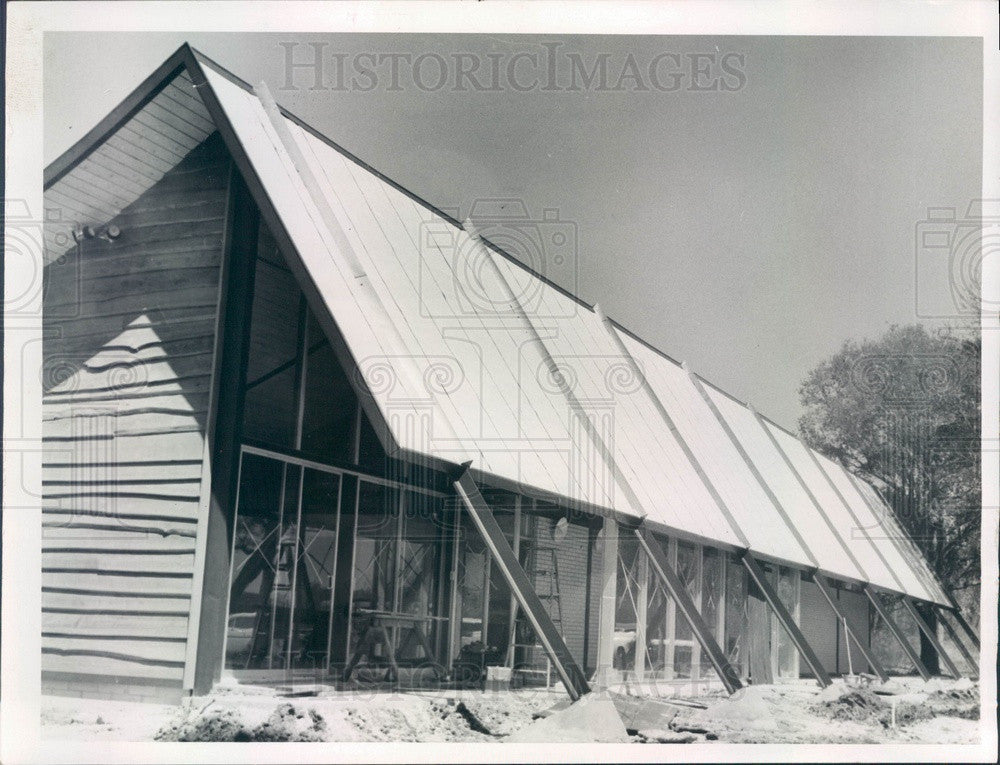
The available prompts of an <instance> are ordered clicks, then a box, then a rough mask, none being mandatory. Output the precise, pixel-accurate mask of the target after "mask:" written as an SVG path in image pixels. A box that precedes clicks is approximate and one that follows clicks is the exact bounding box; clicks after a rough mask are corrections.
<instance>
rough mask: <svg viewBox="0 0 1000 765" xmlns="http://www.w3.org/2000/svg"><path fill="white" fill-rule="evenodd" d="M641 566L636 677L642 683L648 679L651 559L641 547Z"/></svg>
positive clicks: (637, 602)
mask: <svg viewBox="0 0 1000 765" xmlns="http://www.w3.org/2000/svg"><path fill="white" fill-rule="evenodd" d="M636 558H637V564H638V566H639V571H638V579H639V586H638V588H637V589H638V592H637V594H636V610H635V676H636V678H637V679H638V680H639V681H640V682H641V681H643V680H645V679H646V620H647V618H648V613H647V611H648V607H649V558H647V557H646V551H645V550H643V549H642V548H641V547H640V548H639V549H638V550H636Z"/></svg>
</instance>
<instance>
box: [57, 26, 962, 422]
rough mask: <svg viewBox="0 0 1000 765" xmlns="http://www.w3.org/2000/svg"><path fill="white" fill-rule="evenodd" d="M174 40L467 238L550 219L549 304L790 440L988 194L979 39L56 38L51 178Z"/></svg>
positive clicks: (912, 299) (902, 314)
mask: <svg viewBox="0 0 1000 765" xmlns="http://www.w3.org/2000/svg"><path fill="white" fill-rule="evenodd" d="M185 40H186V41H187V42H189V43H191V45H193V46H194V47H196V48H198V49H199V50H201V51H202V52H203V53H205V54H206V55H208V56H209V57H211V58H213V59H215V60H216V61H217V62H219V63H220V64H221V65H223V66H224V67H226V68H228V69H230V70H231V71H233V72H234V73H236V74H237V75H239V76H241V77H242V78H244V79H246V80H248V81H250V82H251V83H255V82H258V81H260V80H262V79H263V80H264V81H266V82H267V83H268V85H269V86H270V88H271V90H272V92H273V93H274V95H275V97H276V98H277V100H278V101H279V103H281V104H282V105H284V106H286V107H287V108H289V109H290V110H291V111H293V112H295V113H296V114H298V115H299V116H300V117H302V118H303V119H304V120H306V121H307V122H309V123H310V124H312V125H314V126H315V127H316V128H318V129H319V130H320V131H322V132H323V133H325V134H327V135H328V136H330V137H331V138H332V139H334V140H335V141H337V142H338V143H340V144H341V145H342V146H344V147H345V148H346V149H348V150H349V151H352V152H353V153H355V154H356V155H358V156H359V157H360V158H361V159H363V160H365V161H366V162H368V163H369V164H370V165H372V166H374V167H375V168H377V169H378V170H380V171H381V172H383V173H384V174H385V175H387V176H389V177H390V178H392V179H394V180H395V181H397V182H398V183H400V184H402V185H403V186H405V187H407V188H408V189H410V190H411V191H413V192H414V193H416V194H418V195H419V196H421V197H423V198H424V199H426V200H428V201H429V202H431V203H432V204H435V205H436V206H438V207H440V208H448V209H451V210H455V209H457V211H458V217H460V218H464V217H465V216H467V215H468V214H469V212H470V209H471V206H472V204H473V203H474V202H475V201H476V200H481V199H490V198H498V197H504V198H516V199H520V200H522V201H523V203H524V205H525V207H526V209H527V211H528V213H529V214H530V216H531V217H532V218H534V219H540V218H541V217H542V215H543V211H544V210H546V209H552V210H557V211H558V217H559V220H560V221H565V222H568V223H570V224H572V226H571V227H569V228H567V229H566V230H567V231H569V232H570V233H571V235H573V236H575V240H576V247H577V249H576V256H575V259H574V260H573V261H572V262H570V263H568V264H567V263H564V264H563V265H562V266H561V267H558V268H547V269H546V272H547V273H548V274H549V275H550V276H551V277H552V278H553V279H554V280H555V281H557V282H560V283H561V284H562V285H563V286H565V287H566V288H568V289H570V290H571V291H573V292H575V293H577V294H578V295H580V296H581V297H582V298H583V299H585V300H587V301H588V302H590V303H593V302H599V303H600V304H601V306H602V307H603V308H604V310H605V312H606V313H607V314H608V315H609V316H611V317H612V318H615V319H617V320H618V321H619V322H621V323H622V324H624V325H625V326H627V327H629V328H630V329H632V330H633V331H635V332H636V333H637V334H639V335H640V336H642V337H644V338H646V339H647V340H649V341H650V342H651V343H653V344H654V345H656V346H658V347H659V348H661V349H663V350H664V351H666V352H667V353H669V354H670V355H671V356H673V357H674V358H677V359H681V360H687V361H688V362H689V363H690V364H691V366H692V368H693V369H694V370H695V371H697V372H699V373H701V374H702V375H704V376H705V377H707V378H708V379H710V380H712V381H713V382H715V383H717V384H718V385H720V386H721V387H722V388H724V389H726V390H728V391H729V392H731V393H732V394H733V395H735V396H737V397H738V398H741V399H743V400H750V401H751V402H752V403H753V404H754V405H755V406H756V408H757V409H758V410H760V411H761V412H763V413H765V414H767V415H769V416H771V417H772V418H773V419H775V420H776V421H777V422H779V423H781V424H782V425H785V426H787V427H791V428H793V429H794V428H795V425H796V420H797V418H798V416H799V414H800V411H801V410H800V406H799V402H798V387H799V384H800V382H801V381H802V379H803V378H804V377H805V375H806V373H807V372H808V370H809V369H811V368H812V367H814V366H815V365H816V364H817V363H819V362H820V361H822V360H823V359H825V358H826V357H828V356H829V355H831V354H832V353H834V352H835V351H836V350H837V349H838V348H839V346H840V344H841V343H842V342H843V340H845V339H847V338H862V337H873V336H876V335H878V334H880V333H881V332H882V331H883V330H884V329H885V328H887V327H888V326H889V325H891V324H894V323H896V324H899V323H908V322H913V321H916V320H917V319H918V316H917V305H918V304H917V297H918V296H917V295H916V289H915V287H914V277H915V268H916V266H915V248H914V244H915V234H914V232H915V229H916V226H917V225H918V223H919V222H920V221H922V220H924V219H925V218H926V216H927V208H928V207H956V208H958V210H959V214H960V215H961V214H962V213H963V212H964V211H965V208H966V206H967V205H968V203H969V201H970V200H972V199H976V198H978V197H979V196H980V188H981V172H982V171H981V164H982V161H981V158H982V63H981V58H982V43H981V41H980V40H978V39H975V40H974V39H971V38H964V39H960V38H885V37H883V38H871V37H864V38H861V37H855V38H833V37H811V38H809V37H712V38H703V37H620V36H618V37H611V36H608V37H553V36H544V37H543V36H538V37H533V36H516V35H481V36H480V35H476V36H470V35H452V36H430V35H396V36H388V35H357V36H347V35H314V36H304V35H288V34H270V35H268V34H260V35H239V36H236V35H226V34H188V35H181V34H141V35H139V34H132V35H127V34H92V33H87V34H77V33H59V34H52V33H47V34H46V39H45V64H44V66H45V71H44V75H45V80H44V88H45V93H44V97H45V100H44V109H45V149H46V162H49V161H51V160H52V159H54V158H55V157H56V156H58V155H59V153H61V152H62V151H63V150H65V149H66V148H68V147H69V146H70V145H71V144H72V143H73V142H74V141H76V140H77V139H79V138H80V137H81V136H82V135H83V134H84V133H85V132H86V131H87V130H88V129H89V128H91V127H92V126H93V125H94V123H96V122H97V121H98V120H99V119H100V118H101V117H103V116H104V115H105V114H106V113H107V112H108V111H110V110H111V109H112V108H113V107H114V106H115V105H116V104H117V103H118V102H119V101H120V100H121V99H122V98H123V97H124V96H125V95H126V94H127V93H128V92H129V91H130V90H131V89H132V88H133V87H134V86H135V85H137V84H138V83H139V82H140V81H141V80H142V79H143V78H144V77H145V76H146V75H147V74H149V73H150V72H151V71H152V70H153V69H154V68H155V67H156V66H157V65H158V64H159V63H161V62H162V60H163V59H165V58H166V57H167V56H168V55H169V54H170V53H171V52H173V50H175V49H176V48H177V46H178V45H180V44H181V43H182V42H184V41H185ZM309 42H320V43H325V46H324V47H323V48H322V49H321V52H322V62H323V63H322V81H321V82H320V83H319V86H320V87H319V88H316V89H313V88H312V86H314V85H316V84H317V83H316V82H315V79H314V73H313V71H311V70H305V69H300V70H296V71H294V72H292V78H293V84H294V85H296V86H297V87H296V88H294V89H290V90H286V89H283V86H285V85H286V84H287V83H288V77H289V73H288V71H287V69H286V56H287V47H282V43H286V44H292V45H295V44H297V45H295V47H294V48H293V49H292V55H293V56H294V57H295V60H296V61H299V62H303V61H309V60H311V59H312V56H313V50H312V49H311V48H310V47H308V45H307V43H309ZM546 44H548V46H549V47H545V45H546ZM702 53H703V54H705V56H703V57H698V56H695V57H694V58H692V57H691V55H690V54H702ZM396 54H409V56H410V58H409V60H407V59H405V58H403V57H400V56H398V55H396ZM456 54H459V56H458V58H456ZM466 54H467V55H466ZM519 54H525V55H521V56H520V57H519V58H518V56H519ZM664 54H667V55H664ZM727 54H732V55H731V56H730V57H729V58H727V59H725V61H726V63H727V65H728V70H727V69H726V68H724V67H723V66H722V62H723V57H724V56H726V55H727ZM372 55H374V56H376V58H372V57H371V56H372ZM379 55H381V58H377V57H378V56H379ZM531 55H534V56H535V58H534V59H532V58H529V56H531ZM421 56H424V58H423V59H421V63H420V65H419V70H418V71H417V72H416V80H415V78H414V70H416V69H418V67H417V66H416V65H415V64H414V62H415V61H416V60H417V59H418V58H419V57H421ZM463 56H464V58H463ZM602 56H603V58H602ZM630 56H631V62H632V63H630V59H629V57H630ZM658 57H659V58H658ZM740 57H741V58H740ZM393 61H395V62H397V66H398V69H397V76H396V78H395V80H394V78H393V77H392V72H391V68H390V67H391V65H392V62H393ZM459 61H463V62H465V63H461V64H460V63H459ZM550 61H554V62H555V67H556V70H555V71H556V75H555V78H554V79H553V78H552V77H551V76H550V70H549V69H548V68H547V67H548V63H549V62H550ZM601 61H603V62H604V64H605V65H606V67H607V68H606V71H607V72H608V78H607V82H606V87H601V86H600V80H599V77H598V78H595V80H593V81H592V82H591V83H590V85H585V84H584V79H585V78H584V76H583V73H588V74H589V73H590V72H591V71H593V70H594V68H595V67H599V65H600V62H601ZM338 62H343V63H344V64H345V65H346V67H347V71H346V76H345V77H344V78H343V79H341V78H340V77H339V76H338V75H339V72H340V70H339V68H338ZM441 62H443V68H442V65H441ZM471 62H478V64H479V65H480V66H479V69H478V70H477V71H476V72H474V73H473V75H472V78H473V79H469V78H468V77H466V78H465V79H464V80H462V82H461V84H459V77H460V75H459V74H458V71H459V69H460V68H461V67H462V66H464V67H465V68H466V71H468V70H469V68H470V67H471V66H473V64H472V63H471ZM678 62H679V65H678ZM633 64H634V66H633ZM491 66H493V67H497V68H495V69H490V67H491ZM574 67H576V69H575V70H574ZM581 67H582V69H581ZM366 68H367V69H369V70H371V71H372V74H371V75H362V74H360V72H361V70H363V69H366ZM698 68H701V69H702V70H703V71H704V73H703V74H697V73H696V72H695V69H698ZM651 70H652V71H653V74H650V71H651ZM493 71H496V72H498V74H497V76H496V77H494V76H493V74H492V72H493ZM574 71H575V72H576V74H577V75H578V79H577V80H576V85H577V87H576V88H575V89H573V88H571V87H570V85H571V84H572V77H573V73H574ZM598 72H599V69H598ZM623 73H624V74H626V75H629V74H631V75H632V76H626V77H624V78H622V75H623ZM672 74H673V75H675V76H676V78H678V79H671V75H672ZM442 75H443V76H444V78H445V79H444V83H443V84H442V85H440V86H438V82H439V81H440V80H441V78H442ZM352 78H353V79H352ZM654 78H655V79H656V81H655V82H654V81H653V79H654ZM619 80H620V81H619ZM341 81H342V82H343V85H342V86H341V85H340V82H341ZM713 81H716V82H717V83H718V84H717V89H716V90H700V89H696V88H698V87H700V86H707V85H709V84H710V83H712V82H713ZM474 82H478V83H479V85H480V86H481V88H482V89H478V90H477V88H476V86H475V85H474V84H473V83H474ZM673 83H677V87H676V88H675V87H674V86H673ZM418 85H419V86H418ZM616 85H618V89H615V86H616ZM480 209H483V208H480ZM574 232H575V233H574ZM484 233H485V234H487V235H488V231H484ZM942 288H943V289H944V286H942Z"/></svg>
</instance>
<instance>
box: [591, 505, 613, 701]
mask: <svg viewBox="0 0 1000 765" xmlns="http://www.w3.org/2000/svg"><path fill="white" fill-rule="evenodd" d="M597 539H598V544H600V546H601V578H600V586H601V607H600V611H599V612H598V615H597V671H596V673H595V675H594V680H595V684H596V685H597V687H599V688H606V687H607V685H608V682H609V679H610V676H611V674H612V670H613V669H614V660H615V610H616V606H617V601H618V523H617V522H616V521H615V520H614V519H613V518H605V519H604V528H603V529H601V533H600V534H599V535H598V537H597Z"/></svg>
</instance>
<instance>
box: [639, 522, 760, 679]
mask: <svg viewBox="0 0 1000 765" xmlns="http://www.w3.org/2000/svg"><path fill="white" fill-rule="evenodd" d="M635 535H636V536H637V537H638V538H639V544H640V545H641V546H642V549H643V550H645V552H646V555H647V556H648V559H649V562H650V563H651V564H652V568H653V571H654V572H655V573H656V575H657V576H658V577H659V578H660V581H661V582H663V586H664V587H665V588H666V590H667V592H668V593H670V596H671V597H672V598H673V599H674V602H675V603H676V604H677V607H678V608H679V609H680V611H681V613H682V614H683V615H684V618H685V619H687V622H688V624H689V625H690V626H691V632H693V633H694V636H695V638H697V640H698V644H699V645H700V646H701V648H702V650H703V651H704V652H705V653H706V654H707V655H708V658H709V660H710V661H711V662H712V666H713V667H714V668H715V671H716V672H717V673H718V675H719V677H720V678H721V680H722V683H723V685H725V686H726V690H727V691H729V693H735V692H736V691H738V690H739V689H740V688H742V687H743V684H742V683H741V682H740V678H739V676H738V675H737V674H736V670H735V669H734V668H733V665H732V664H730V663H729V661H727V659H726V655H725V653H723V651H722V648H720V647H719V644H718V643H717V642H716V640H715V636H714V635H712V631H711V630H710V629H709V627H708V625H707V624H706V623H705V620H704V619H702V618H701V614H700V613H698V609H697V608H695V605H694V601H692V600H691V596H690V595H689V594H688V591H687V587H685V586H684V582H683V581H681V578H680V576H678V575H677V572H676V571H674V569H673V568H672V567H671V565H670V563H669V562H668V561H667V556H666V555H664V553H663V548H662V547H661V546H660V543H659V542H658V541H657V540H656V537H655V536H653V532H651V531H650V530H649V529H648V528H646V526H644V525H640V526H639V528H637V529H636V530H635Z"/></svg>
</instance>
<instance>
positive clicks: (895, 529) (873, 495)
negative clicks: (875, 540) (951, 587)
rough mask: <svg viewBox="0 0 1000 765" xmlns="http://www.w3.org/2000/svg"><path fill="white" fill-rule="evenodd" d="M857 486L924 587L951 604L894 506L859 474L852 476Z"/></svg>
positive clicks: (943, 603) (935, 596)
mask: <svg viewBox="0 0 1000 765" xmlns="http://www.w3.org/2000/svg"><path fill="white" fill-rule="evenodd" d="M852 480H853V482H854V485H855V487H856V488H857V490H858V492H859V493H861V494H862V495H863V496H864V498H865V499H866V500H867V501H868V504H869V506H870V507H871V508H872V510H873V512H874V513H875V515H877V516H878V518H879V520H880V522H881V524H882V526H883V527H884V528H885V529H886V531H887V533H888V534H889V536H890V538H891V539H893V540H894V541H895V542H896V543H897V545H896V546H897V548H898V549H899V551H900V554H901V555H902V556H903V557H904V558H905V559H906V561H907V563H908V564H909V565H910V566H911V567H912V569H913V571H914V573H916V574H917V576H918V577H919V578H920V581H921V582H922V583H923V584H924V587H925V588H926V589H927V591H928V592H930V593H931V594H932V595H934V600H935V601H936V602H937V603H940V604H941V605H945V606H950V601H949V600H948V596H947V595H946V594H945V592H944V589H943V588H942V587H941V584H940V582H939V581H938V579H937V577H936V576H935V575H934V572H932V571H931V568H930V566H929V565H928V564H927V559H926V558H925V557H924V555H923V553H921V552H920V550H919V548H918V547H917V546H916V544H915V543H914V542H913V540H912V539H911V538H910V537H909V536H908V535H907V534H906V532H905V531H903V529H902V526H900V524H899V522H898V521H897V520H896V518H895V517H894V515H893V512H892V508H891V507H889V505H887V504H886V503H885V501H884V500H883V499H882V497H881V495H880V494H879V493H878V492H877V491H875V489H874V488H873V487H872V486H871V485H870V484H869V483H867V482H866V481H863V480H861V479H860V478H858V477H857V476H852Z"/></svg>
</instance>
